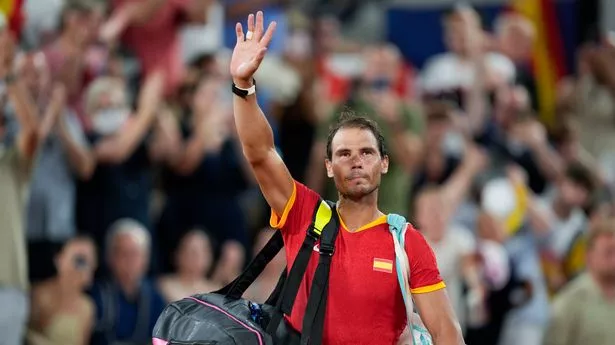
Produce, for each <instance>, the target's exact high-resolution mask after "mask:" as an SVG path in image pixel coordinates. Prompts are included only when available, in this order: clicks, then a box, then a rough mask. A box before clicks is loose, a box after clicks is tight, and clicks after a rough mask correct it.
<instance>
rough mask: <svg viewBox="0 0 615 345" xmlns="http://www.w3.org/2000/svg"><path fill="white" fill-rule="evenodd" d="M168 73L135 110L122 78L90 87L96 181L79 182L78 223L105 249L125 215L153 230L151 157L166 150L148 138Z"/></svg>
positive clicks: (156, 79) (151, 83) (144, 92)
mask: <svg viewBox="0 0 615 345" xmlns="http://www.w3.org/2000/svg"><path fill="white" fill-rule="evenodd" d="M163 78H164V77H163V76H162V75H161V74H153V75H152V76H150V77H149V78H148V80H147V81H146V82H145V85H143V87H142V89H141V94H140V96H139V100H138V105H137V110H136V112H135V114H134V115H131V110H130V106H129V104H128V99H127V95H126V89H125V87H124V84H123V83H122V81H121V80H119V79H117V78H112V77H102V78H99V79H97V80H96V81H95V82H94V83H92V85H91V86H90V87H89V88H88V90H87V94H86V102H85V103H86V111H87V113H88V115H89V116H90V117H91V119H92V123H93V130H92V131H90V132H88V133H87V134H86V137H87V140H88V144H89V145H90V147H91V151H90V152H91V153H90V154H91V155H93V157H94V160H95V162H96V168H95V170H94V173H93V175H92V178H91V179H90V180H88V181H80V182H79V183H78V187H77V211H76V212H77V227H78V228H79V230H80V231H83V232H84V233H86V234H90V235H92V236H93V238H94V239H95V241H96V243H97V245H98V246H99V248H100V249H101V250H103V251H104V250H105V249H104V248H105V247H104V244H105V242H104V238H105V236H106V231H107V229H108V227H109V226H110V225H111V224H112V223H113V222H114V221H116V220H118V219H120V218H123V217H131V218H134V219H136V220H138V221H139V222H141V223H142V224H144V225H145V226H146V228H147V229H150V230H151V227H150V226H149V224H150V220H149V202H150V193H151V189H152V184H153V181H152V179H153V178H152V172H151V170H150V167H151V166H150V162H151V161H152V160H155V159H162V158H160V157H162V156H164V154H163V153H161V152H156V150H155V149H160V147H161V145H154V144H153V143H152V142H149V141H147V135H148V132H150V128H151V126H152V124H153V123H154V122H155V121H156V120H157V112H156V111H157V108H158V104H159V101H160V94H161V89H162V85H163ZM158 127H159V126H158ZM158 127H156V128H155V129H156V130H157V129H158ZM154 138H157V137H156V136H154ZM101 262H103V260H101ZM102 272H104V270H103V271H102Z"/></svg>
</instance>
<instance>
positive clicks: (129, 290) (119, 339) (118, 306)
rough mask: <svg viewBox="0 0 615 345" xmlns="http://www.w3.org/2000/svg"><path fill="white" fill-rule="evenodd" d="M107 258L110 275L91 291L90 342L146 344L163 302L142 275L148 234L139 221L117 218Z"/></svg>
mask: <svg viewBox="0 0 615 345" xmlns="http://www.w3.org/2000/svg"><path fill="white" fill-rule="evenodd" d="M107 240H108V245H107V247H106V249H107V253H106V255H107V260H108V263H109V267H110V269H111V278H110V279H105V280H102V281H99V282H97V283H96V284H95V285H94V287H93V289H92V292H91V295H92V298H93V299H94V303H95V305H96V328H95V332H94V335H93V338H92V342H91V343H92V344H93V345H107V344H117V343H122V344H130V345H146V344H149V343H150V342H151V334H152V330H153V329H154V325H155V323H156V320H157V319H158V316H159V315H160V313H161V312H162V310H163V309H164V306H165V302H164V299H163V298H162V296H161V295H160V293H159V292H158V290H157V288H156V287H155V285H154V284H152V283H151V282H150V281H149V280H147V279H145V278H144V277H145V273H146V271H147V266H148V261H149V260H150V258H151V256H150V255H151V237H150V234H149V231H147V230H146V229H145V228H144V227H143V225H142V224H139V223H138V222H136V221H134V220H132V219H120V220H118V221H117V222H115V223H114V224H113V225H112V226H111V228H110V229H109V235H108V237H107Z"/></svg>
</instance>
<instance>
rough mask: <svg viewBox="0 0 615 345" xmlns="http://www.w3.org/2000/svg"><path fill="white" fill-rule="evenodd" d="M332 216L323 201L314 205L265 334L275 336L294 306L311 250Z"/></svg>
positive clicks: (328, 207) (329, 207)
mask: <svg viewBox="0 0 615 345" xmlns="http://www.w3.org/2000/svg"><path fill="white" fill-rule="evenodd" d="M333 214H334V212H333V210H332V209H331V206H330V205H329V204H328V203H327V202H326V201H324V200H320V202H319V203H318V204H317V205H316V207H315V209H314V215H313V216H312V223H311V224H310V227H309V228H308V229H307V233H306V235H305V239H304V240H303V244H302V245H301V249H299V253H298V254H297V257H296V258H295V261H294V263H293V266H292V267H291V269H290V271H289V272H288V276H287V278H286V281H285V282H284V285H283V287H282V288H281V292H280V298H279V299H278V301H277V303H276V308H275V311H276V312H275V313H274V314H273V316H272V318H271V321H270V322H269V324H268V325H267V333H269V334H275V331H276V330H277V328H278V326H279V325H280V322H281V321H282V318H283V316H284V314H286V315H290V313H291V312H292V310H293V305H294V304H295V299H296V297H297V292H298V291H299V287H300V286H301V281H302V280H303V276H304V274H305V270H306V269H307V266H308V263H309V261H310V257H311V255H312V248H313V247H314V245H315V244H316V240H318V239H319V238H320V235H321V234H322V233H323V230H324V229H325V227H326V225H327V224H328V223H329V222H330V221H331V219H332V215H333Z"/></svg>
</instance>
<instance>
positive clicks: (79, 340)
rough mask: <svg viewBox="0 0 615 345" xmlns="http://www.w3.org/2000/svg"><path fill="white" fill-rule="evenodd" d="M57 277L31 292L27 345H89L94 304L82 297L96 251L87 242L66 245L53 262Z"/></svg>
mask: <svg viewBox="0 0 615 345" xmlns="http://www.w3.org/2000/svg"><path fill="white" fill-rule="evenodd" d="M54 262H55V264H56V267H57V271H58V274H57V275H56V276H55V277H54V278H52V279H49V280H47V281H45V282H43V283H41V284H39V285H37V286H35V287H34V289H33V291H32V301H31V310H30V327H29V330H28V343H29V344H30V345H82V344H89V342H90V337H91V335H92V330H93V327H94V303H93V302H92V300H91V299H90V298H89V297H88V296H87V295H86V294H85V289H86V288H89V287H90V284H91V283H92V278H93V276H94V270H95V269H96V248H95V246H94V242H93V241H92V240H90V239H89V238H80V237H77V238H74V239H71V240H70V241H68V242H67V243H66V244H65V245H64V247H63V248H62V251H60V253H59V254H58V255H57V256H56V257H55V260H54Z"/></svg>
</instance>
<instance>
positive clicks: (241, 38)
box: [231, 11, 276, 88]
mask: <svg viewBox="0 0 615 345" xmlns="http://www.w3.org/2000/svg"><path fill="white" fill-rule="evenodd" d="M263 21H264V19H263V12H261V11H258V13H257V14H256V24H255V23H254V15H253V14H250V15H249V16H248V32H247V33H246V34H245V35H244V32H243V28H242V26H241V23H237V25H236V26H235V31H236V33H237V44H236V45H235V49H233V56H232V57H231V76H232V77H233V81H234V82H235V84H237V86H239V87H244V88H247V87H250V86H251V85H252V75H253V74H254V73H255V72H256V70H257V69H258V66H259V65H260V63H261V61H263V58H264V57H265V52H267V46H268V45H269V42H271V37H273V32H274V31H275V27H276V22H271V23H270V24H269V27H268V28H267V31H265V30H264V24H263Z"/></svg>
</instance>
